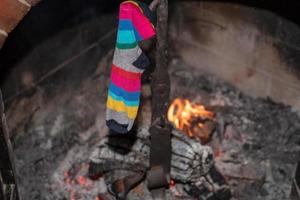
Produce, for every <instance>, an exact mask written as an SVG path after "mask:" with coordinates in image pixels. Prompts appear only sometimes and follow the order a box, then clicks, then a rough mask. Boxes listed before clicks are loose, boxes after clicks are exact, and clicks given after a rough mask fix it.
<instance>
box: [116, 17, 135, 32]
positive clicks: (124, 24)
mask: <svg viewBox="0 0 300 200" xmlns="http://www.w3.org/2000/svg"><path fill="white" fill-rule="evenodd" d="M132 29H133V24H132V22H131V20H126V19H121V20H120V21H119V30H132Z"/></svg>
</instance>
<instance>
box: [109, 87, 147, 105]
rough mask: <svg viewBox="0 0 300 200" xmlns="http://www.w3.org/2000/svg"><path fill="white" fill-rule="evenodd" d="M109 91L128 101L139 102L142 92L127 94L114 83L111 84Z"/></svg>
mask: <svg viewBox="0 0 300 200" xmlns="http://www.w3.org/2000/svg"><path fill="white" fill-rule="evenodd" d="M109 91H110V92H112V93H114V94H115V95H116V96H119V97H123V98H124V99H125V100H126V101H139V100H140V94H141V92H127V91H125V90H123V89H121V88H119V87H118V86H116V85H115V84H113V83H112V82H110V84H109Z"/></svg>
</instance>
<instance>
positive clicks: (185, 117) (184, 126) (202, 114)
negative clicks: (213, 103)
mask: <svg viewBox="0 0 300 200" xmlns="http://www.w3.org/2000/svg"><path fill="white" fill-rule="evenodd" d="M214 115H215V114H214V113H213V112H211V111H208V110H206V109H205V107H204V106H203V105H200V104H197V103H193V102H190V101H189V100H187V99H179V98H176V99H175V100H174V101H173V102H172V104H171V105H170V107H169V110H168V120H169V121H170V122H172V123H173V124H174V125H175V127H176V128H178V129H180V130H182V131H183V132H185V133H186V134H187V135H188V136H190V137H193V136H194V134H193V130H195V127H196V128H200V129H201V128H203V125H204V124H203V121H204V120H207V119H209V120H213V119H214Z"/></svg>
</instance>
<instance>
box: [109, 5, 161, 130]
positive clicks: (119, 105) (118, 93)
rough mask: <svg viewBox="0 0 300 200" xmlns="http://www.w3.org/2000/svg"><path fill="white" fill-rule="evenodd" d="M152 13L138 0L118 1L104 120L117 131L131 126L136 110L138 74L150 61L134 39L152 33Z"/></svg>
mask: <svg viewBox="0 0 300 200" xmlns="http://www.w3.org/2000/svg"><path fill="white" fill-rule="evenodd" d="M153 16H154V15H153V13H152V12H151V11H150V9H149V8H148V6H147V5H146V4H144V3H142V2H139V1H125V2H123V3H121V4H120V11H119V26H118V33H117V44H116V48H115V52H114V58H113V64H112V67H111V75H110V84H109V89H108V97H107V103H106V107H107V109H106V124H107V126H108V127H109V128H110V129H111V130H113V131H114V132H117V133H127V132H128V131H130V130H131V128H132V126H133V124H134V121H135V118H136V116H137V113H138V109H139V104H140V94H141V75H142V73H143V71H144V70H145V69H146V68H147V67H148V66H149V65H150V61H149V59H148V58H147V56H146V55H145V54H144V53H143V52H142V50H141V48H140V47H139V45H138V42H140V41H143V40H148V39H150V38H151V37H153V36H155V28H154V25H153V24H152V23H151V21H152V20H153Z"/></svg>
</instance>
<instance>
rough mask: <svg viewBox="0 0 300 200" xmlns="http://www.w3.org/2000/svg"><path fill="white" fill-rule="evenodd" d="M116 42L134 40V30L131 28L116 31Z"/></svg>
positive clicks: (123, 42)
mask: <svg viewBox="0 0 300 200" xmlns="http://www.w3.org/2000/svg"><path fill="white" fill-rule="evenodd" d="M117 37H118V38H117V42H118V43H120V44H132V43H134V42H136V39H135V35H134V32H133V31H132V30H128V31H126V30H124V31H121V30H120V31H118V36H117Z"/></svg>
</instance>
